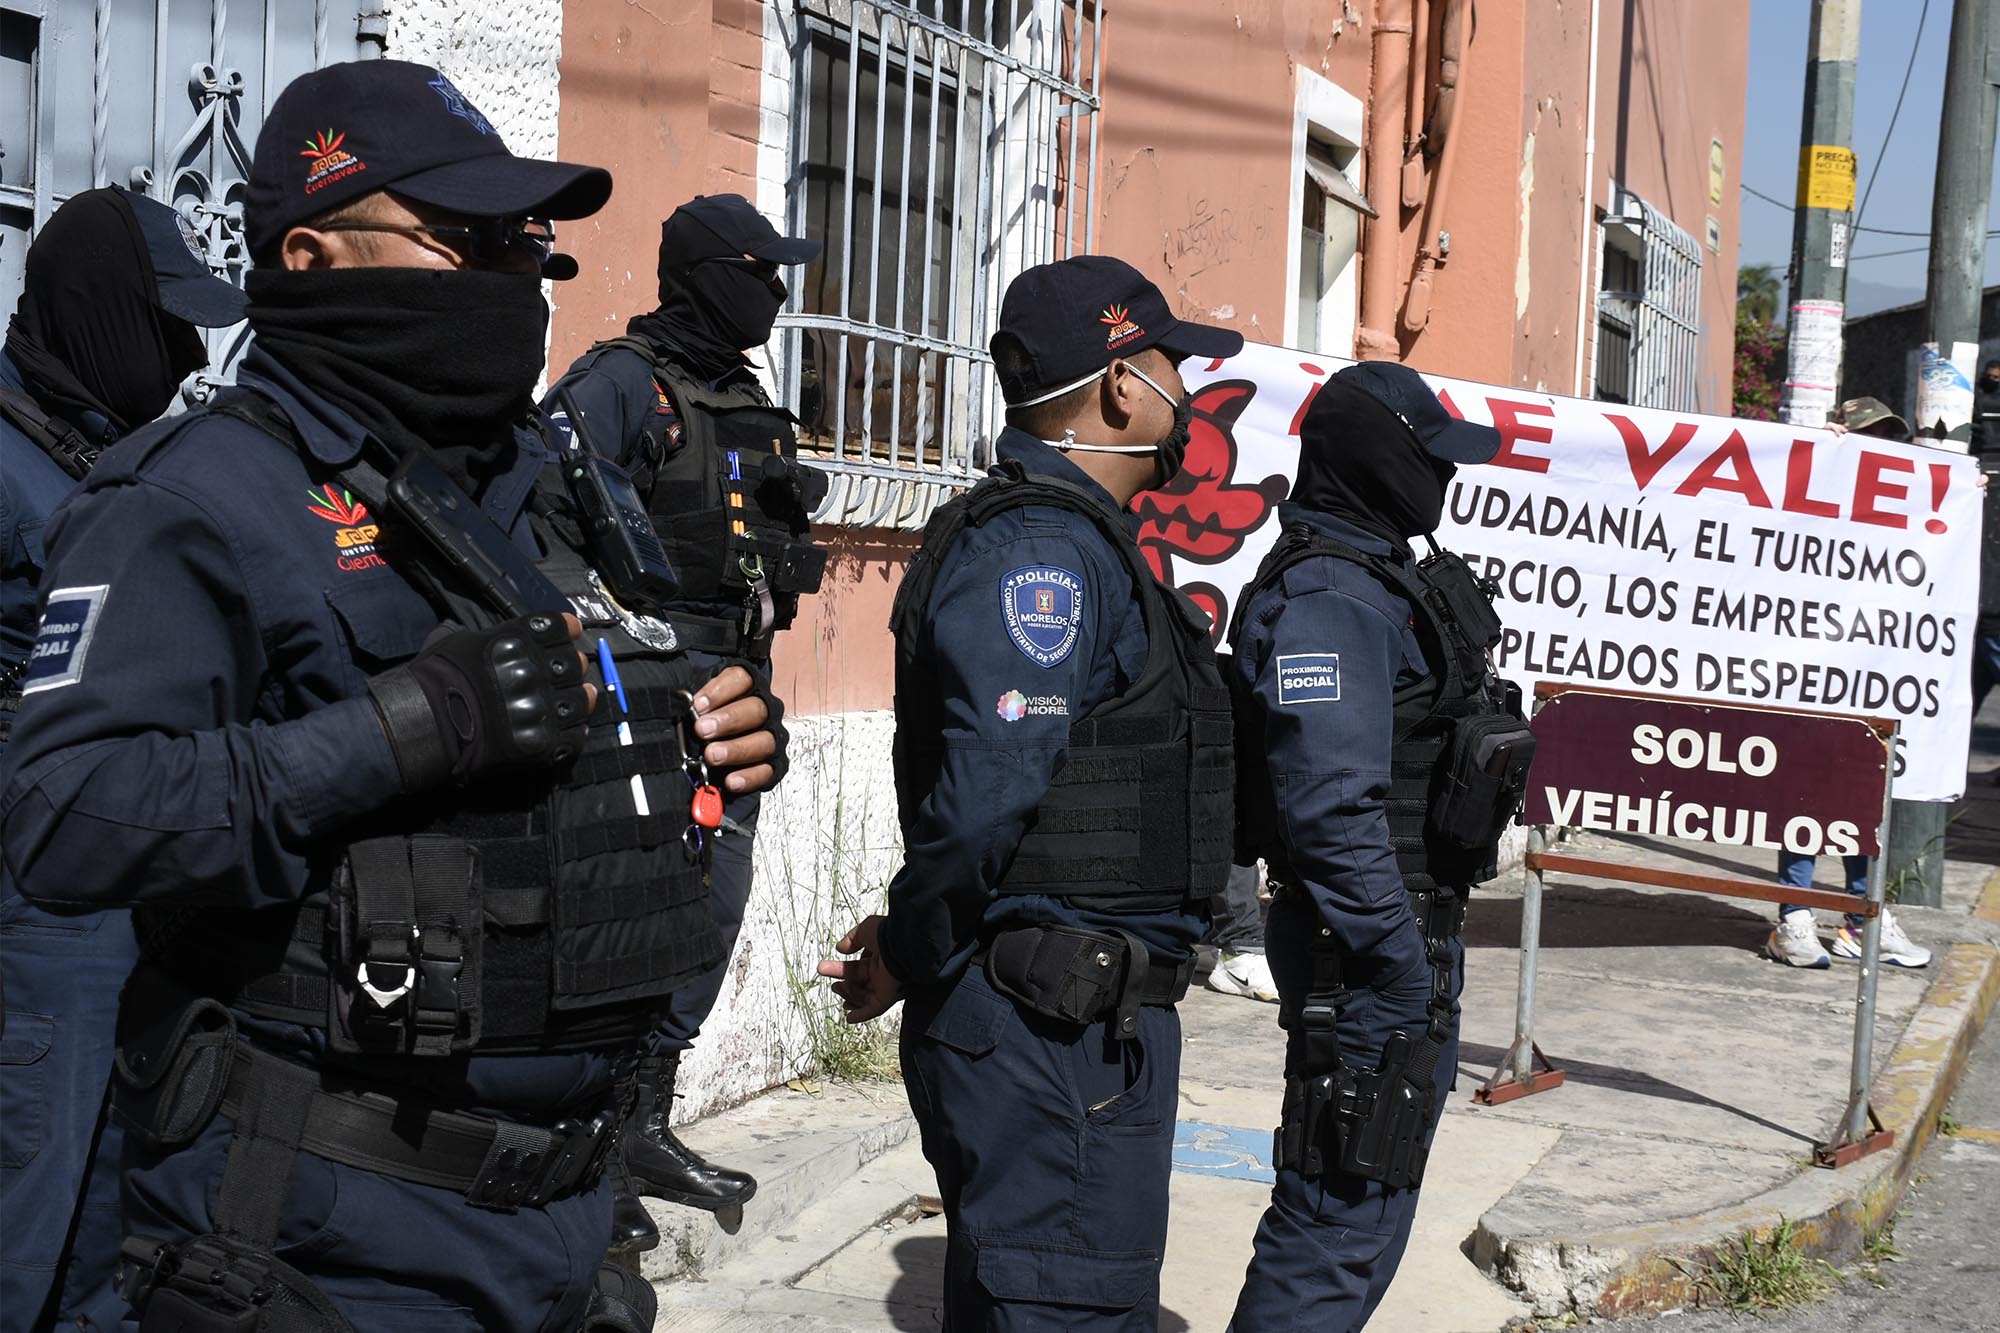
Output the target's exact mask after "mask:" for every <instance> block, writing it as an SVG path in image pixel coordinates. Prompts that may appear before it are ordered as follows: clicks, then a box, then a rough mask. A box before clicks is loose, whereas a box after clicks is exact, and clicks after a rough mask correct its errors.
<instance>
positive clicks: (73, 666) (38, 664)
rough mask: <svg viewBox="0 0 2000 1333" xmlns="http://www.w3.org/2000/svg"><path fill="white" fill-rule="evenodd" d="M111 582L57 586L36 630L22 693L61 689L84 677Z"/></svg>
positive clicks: (43, 610)
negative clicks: (84, 663) (84, 667)
mask: <svg viewBox="0 0 2000 1333" xmlns="http://www.w3.org/2000/svg"><path fill="white" fill-rule="evenodd" d="M110 591H111V585H110V584H108V583H100V584H98V585H96V586H95V587H90V588H57V589H54V590H53V591H51V592H50V593H49V599H48V601H47V602H46V603H44V605H43V609H42V626H41V628H40V629H39V630H37V631H36V632H35V652H34V655H33V656H32V657H30V658H29V659H28V670H27V674H26V675H24V676H22V678H21V693H22V694H36V693H39V692H40V691H42V690H54V689H60V688H61V687H62V686H64V685H74V684H76V683H77V682H78V681H79V680H82V679H83V659H84V656H85V655H86V654H87V653H89V651H90V637H91V635H93V634H95V633H96V632H97V615H98V613H99V612H100V611H102V610H103V609H104V598H105V594H107V593H109V592H110Z"/></svg>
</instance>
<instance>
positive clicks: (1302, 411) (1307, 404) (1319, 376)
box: [1286, 361, 1326, 435]
mask: <svg viewBox="0 0 2000 1333" xmlns="http://www.w3.org/2000/svg"><path fill="white" fill-rule="evenodd" d="M1299 369H1300V370H1303V371H1305V372H1306V374H1308V375H1311V376H1314V377H1315V378H1314V379H1313V386H1312V388H1310V389H1307V390H1306V398H1305V401H1304V402H1302V403H1300V404H1299V410H1298V411H1296V412H1294V413H1292V428H1291V430H1289V431H1288V432H1286V433H1287V434H1290V435H1297V434H1298V433H1299V427H1300V426H1303V425H1304V424H1305V420H1306V413H1307V412H1308V411H1310V410H1311V409H1312V405H1313V399H1315V398H1317V397H1319V386H1320V385H1322V384H1324V383H1326V379H1325V375H1326V372H1325V371H1324V370H1321V369H1320V368H1319V367H1318V366H1316V365H1314V364H1313V363H1312V362H1310V361H1301V362H1299Z"/></svg>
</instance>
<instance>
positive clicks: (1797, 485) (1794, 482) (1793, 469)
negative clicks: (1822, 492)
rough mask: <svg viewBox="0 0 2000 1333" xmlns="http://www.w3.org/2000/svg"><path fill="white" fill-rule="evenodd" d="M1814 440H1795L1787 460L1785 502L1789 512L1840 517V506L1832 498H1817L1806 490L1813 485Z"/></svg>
mask: <svg viewBox="0 0 2000 1333" xmlns="http://www.w3.org/2000/svg"><path fill="white" fill-rule="evenodd" d="M1812 466H1813V442H1812V441H1811V440H1793V441H1792V452H1791V455H1790V456H1789V457H1788V458H1786V460H1785V503H1784V506H1783V508H1784V509H1785V511H1786V512H1787V513H1792V514H1811V515H1812V516H1813V517H1815V518H1839V517H1840V506H1839V505H1837V504H1835V503H1834V502H1833V501H1831V500H1815V499H1813V498H1812V497H1811V496H1810V495H1807V494H1806V491H1807V490H1808V489H1809V488H1810V487H1811V486H1812Z"/></svg>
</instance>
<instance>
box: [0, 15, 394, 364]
mask: <svg viewBox="0 0 2000 1333" xmlns="http://www.w3.org/2000/svg"><path fill="white" fill-rule="evenodd" d="M385 8H386V6H385V4H383V3H382V2H381V0H234V3H231V0H116V2H115V3H114V0H0V313H11V312H12V310H13V308H14V302H15V299H16V298H17V297H18V296H19V295H20V291H21V260H22V255H23V254H24V252H25V251H26V250H27V248H28V244H29V242H31V241H32V240H33V239H34V236H35V232H36V231H37V230H38V229H39V228H40V227H41V225H42V223H43V222H45V221H47V220H48V216H49V214H50V213H52V212H53V211H55V209H56V207H57V206H58V205H59V204H61V203H62V202H63V201H64V200H65V199H67V198H69V197H70V195H72V194H76V193H78V192H80V191H83V190H88V189H91V188H93V187H95V186H99V185H124V186H128V187H129V188H131V189H134V190H138V191H141V192H143V193H145V194H149V195H151V196H152V197H153V198H155V199H158V200H161V201H162V202H165V203H168V204H171V205H173V207H174V208H175V209H176V210H177V211H178V212H179V213H180V215H181V218H182V220H183V221H184V223H185V224H186V227H187V230H188V233H189V235H190V236H195V237H198V238H199V243H200V245H201V247H202V249H203V251H204V252H205V253H206V256H207V259H208V265H209V267H210V268H211V269H212V270H214V271H215V272H216V273H218V274H221V275H222V276H224V277H227V278H228V279H230V280H231V281H232V282H238V283H240V282H241V281H242V280H243V270H244V268H245V267H246V266H247V265H248V263H249V256H248V255H247V254H246V253H245V250H244V244H243V194H244V177H245V176H246V175H248V173H249V169H250V151H251V147H252V145H254V144H255V143H256V139H257V127H258V126H259V125H261V124H262V123H263V120H264V111H265V108H266V107H268V106H269V105H270V102H271V99H272V98H274V97H276V96H277V94H278V92H279V91H280V90H281V89H283V88H284V86H285V85H286V84H287V83H289V82H290V81H291V80H292V79H293V78H295V77H297V76H298V75H300V74H303V73H305V72H306V71H307V70H310V69H316V68H318V67H319V66H321V65H324V64H327V63H329V62H332V61H337V60H353V59H356V58H358V57H363V56H373V55H380V54H381V51H382V44H383V42H384V40H385V38H386V35H387V22H388V20H387V15H386V13H385V12H384V11H385ZM245 336H246V333H245V328H244V326H238V327H237V328H235V329H219V330H214V331H212V332H211V334H210V342H209V350H210V354H211V355H210V360H211V363H212V365H213V367H214V369H212V370H211V371H209V372H204V374H203V375H201V376H197V377H196V381H195V384H194V386H193V389H192V392H194V393H195V394H197V395H200V394H203V393H205V392H206V390H207V387H208V386H209V385H210V384H213V383H216V382H220V381H221V380H222V379H225V378H226V377H227V373H228V368H229V367H230V366H232V365H233V364H234V361H235V358H236V356H237V354H238V353H239V352H240V351H241V347H242V343H243V339H244V337H245Z"/></svg>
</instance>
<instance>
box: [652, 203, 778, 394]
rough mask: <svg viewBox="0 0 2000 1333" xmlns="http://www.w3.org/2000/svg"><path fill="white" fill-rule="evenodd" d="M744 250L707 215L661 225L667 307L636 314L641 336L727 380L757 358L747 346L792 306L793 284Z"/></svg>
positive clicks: (758, 342)
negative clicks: (762, 269)
mask: <svg viewBox="0 0 2000 1333" xmlns="http://www.w3.org/2000/svg"><path fill="white" fill-rule="evenodd" d="M742 258H743V252H742V250H741V249H739V248H736V247H734V246H732V245H731V244H730V243H729V242H728V241H725V240H724V239H723V238H722V237H720V236H718V235H716V234H715V232H714V231H712V230H710V229H709V228H708V227H707V226H706V225H705V224H703V223H702V222H700V221H699V220H697V219H695V218H692V217H688V216H686V215H685V214H683V213H680V212H676V213H675V214H674V215H673V216H672V217H670V218H668V219H667V220H666V221H665V222H664V223H662V224H661V226H660V308H659V309H658V310H655V311H653V312H652V313H651V314H646V315H640V316H639V317H638V318H636V319H634V320H633V321H632V322H631V324H630V326H629V329H630V332H631V333H632V334H633V335H634V336H635V337H640V338H644V339H646V340H647V341H648V342H652V343H657V344H659V345H661V346H664V347H665V348H667V349H668V350H669V351H672V352H676V353H678V354H679V356H680V358H681V359H682V360H684V361H685V362H686V363H687V364H688V367H689V369H691V370H693V371H695V372H696V373H697V374H700V375H705V376H707V377H708V378H709V379H711V380H713V379H720V378H721V377H722V376H724V375H726V374H728V373H729V372H730V371H732V370H739V369H741V368H742V367H744V366H746V365H748V364H749V362H748V361H746V360H745V359H744V356H743V349H744V348H746V347H762V346H763V345H764V343H765V342H766V341H767V340H769V338H770V336H771V329H772V326H773V325H775V324H776V323H777V320H778V311H779V310H781V309H783V308H784V304H785V284H784V282H783V281H782V280H780V279H778V278H770V279H765V278H761V277H759V276H758V275H757V272H756V271H755V270H754V269H753V268H752V267H751V266H750V265H749V264H747V263H724V264H717V263H708V262H704V261H708V260H716V259H727V260H740V259H742Z"/></svg>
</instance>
